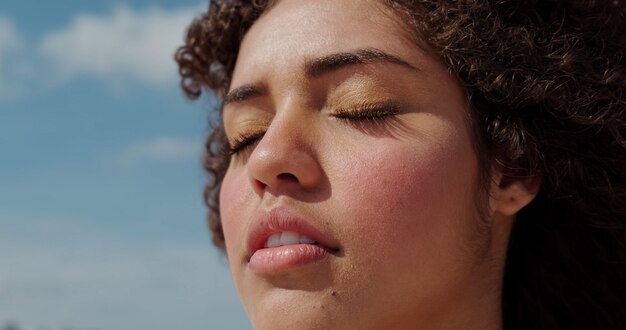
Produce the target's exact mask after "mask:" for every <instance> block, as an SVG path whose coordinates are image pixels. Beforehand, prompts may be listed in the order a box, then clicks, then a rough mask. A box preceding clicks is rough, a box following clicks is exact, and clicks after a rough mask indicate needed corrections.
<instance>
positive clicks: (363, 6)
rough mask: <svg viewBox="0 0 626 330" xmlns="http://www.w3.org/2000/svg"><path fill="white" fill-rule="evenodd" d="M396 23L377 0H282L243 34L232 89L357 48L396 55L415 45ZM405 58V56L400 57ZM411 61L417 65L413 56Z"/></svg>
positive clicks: (416, 58) (413, 55) (397, 22)
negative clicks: (240, 84) (270, 74)
mask: <svg viewBox="0 0 626 330" xmlns="http://www.w3.org/2000/svg"><path fill="white" fill-rule="evenodd" d="M410 39H411V36H410V34H409V33H408V32H407V31H406V28H405V26H404V25H403V24H402V23H401V22H400V19H399V18H398V17H397V16H395V15H394V14H393V13H392V12H391V10H390V9H388V8H387V7H386V6H385V5H384V4H382V2H381V1H373V0H372V1H367V0H364V1H337V0H318V1H303V0H283V1H280V2H278V3H277V4H275V5H274V6H273V7H272V8H271V9H269V10H268V11H267V12H266V13H265V14H264V15H263V16H262V17H261V18H260V19H259V20H258V21H257V22H255V24H254V25H253V26H252V28H251V29H250V30H249V31H248V33H247V34H246V36H245V38H244V40H243V42H242V44H241V48H240V52H239V56H238V59H237V64H236V66H235V72H234V74H233V81H232V85H233V86H236V85H237V84H238V83H239V82H240V81H241V80H250V79H253V80H260V79H261V78H262V75H263V74H264V73H265V72H266V71H268V70H271V72H272V74H274V75H279V74H281V73H283V72H281V71H283V70H284V71H286V72H294V71H297V70H299V67H301V66H302V65H303V63H304V62H305V61H306V60H308V59H312V58H316V57H320V56H323V55H327V54H330V53H337V52H345V51H350V50H353V49H360V48H376V49H383V50H385V51H386V52H388V53H391V54H395V55H402V54H405V53H407V52H408V51H409V48H410V49H414V47H415V42H413V41H411V40H410ZM406 55H409V54H406ZM411 55H412V56H411V57H412V58H413V60H415V61H419V57H416V56H415V55H416V54H415V53H414V52H413V54H411ZM412 64H416V63H412Z"/></svg>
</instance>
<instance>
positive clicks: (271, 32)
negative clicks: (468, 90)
mask: <svg viewBox="0 0 626 330" xmlns="http://www.w3.org/2000/svg"><path fill="white" fill-rule="evenodd" d="M356 49H377V50H381V51H384V52H385V53H387V54H391V55H393V56H395V57H397V58H398V59H401V60H402V61H404V62H405V63H406V64H408V65H403V64H398V63H390V62H385V61H382V62H373V63H368V64H352V65H346V66H342V67H340V68H338V69H336V70H330V71H328V72H324V73H323V74H320V75H318V76H315V77H310V76H309V75H307V73H306V70H305V69H304V67H305V64H306V63H310V62H311V61H314V60H315V59H316V58H320V57H323V56H327V55H329V54H335V53H341V52H351V51H354V50H356ZM249 85H252V86H257V87H259V90H260V91H261V92H259V93H257V94H255V95H253V96H251V97H246V98H244V99H236V100H234V101H233V100H231V102H227V104H226V105H225V106H224V110H223V118H224V127H225V130H226V133H227V136H228V138H229V140H230V141H231V142H235V140H237V139H238V138H239V137H240V136H241V135H244V136H245V135H250V134H257V133H261V134H263V135H262V137H260V138H258V139H256V140H254V141H253V142H252V143H251V144H250V145H249V146H248V147H247V148H246V149H245V150H243V151H241V152H240V153H238V154H236V155H234V156H233V158H232V160H231V163H230V167H229V169H228V171H227V173H226V176H225V178H224V181H223V183H222V188H221V194H220V208H221V215H222V222H223V229H224V235H225V239H226V249H227V254H228V258H229V261H230V266H231V271H232V275H233V278H234V282H235V285H236V287H237V290H238V292H239V294H240V296H241V298H242V301H243V304H244V307H245V309H246V311H247V312H248V314H249V316H250V319H251V322H252V324H253V325H254V327H255V328H257V329H331V328H332V329H459V328H463V329H472V328H475V329H498V328H501V316H500V314H501V310H500V298H501V297H500V296H501V286H502V274H503V265H504V260H505V253H506V244H507V242H508V236H509V233H510V230H511V223H512V221H513V218H514V214H515V212H516V211H517V210H519V208H521V207H522V206H524V205H525V204H526V203H528V202H529V201H530V199H532V196H533V195H532V193H529V192H528V189H527V187H526V186H525V185H523V183H520V184H518V183H516V182H514V183H512V184H509V185H508V186H506V187H502V186H500V185H498V180H499V173H498V172H497V171H494V174H493V180H494V183H492V185H491V190H490V191H488V192H485V191H483V190H480V189H479V188H478V187H479V186H480V185H479V182H478V161H477V156H476V153H475V150H474V149H473V147H472V134H471V132H470V129H469V124H468V122H469V121H468V118H467V116H468V115H467V112H468V104H467V97H466V95H465V93H464V91H463V89H462V88H461V87H460V85H459V83H458V82H457V81H456V79H455V78H454V77H453V76H452V75H451V74H449V72H448V70H447V68H446V67H445V65H443V64H442V63H441V62H440V61H439V60H438V59H437V58H436V57H435V56H433V55H432V54H429V53H428V52H427V51H425V50H424V49H423V48H420V47H419V46H418V45H417V43H416V42H414V41H412V38H411V36H410V35H409V34H408V33H407V32H406V29H405V28H404V27H403V26H402V25H401V24H400V23H399V21H398V19H397V18H396V17H395V16H393V14H392V13H391V12H389V11H388V10H387V9H386V8H385V7H384V6H383V5H381V4H379V3H377V2H374V1H367V2H366V1H359V2H357V1H334V0H324V1H306V2H305V1H281V2H279V3H278V4H277V5H276V6H275V7H273V8H272V9H271V10H269V11H268V12H267V13H265V14H264V16H262V17H261V18H260V19H259V20H258V21H257V22H256V23H255V24H254V25H253V26H252V28H251V29H250V31H249V32H248V33H247V35H246V37H245V38H244V40H243V43H242V45H241V50H240V52H239V56H238V60H237V63H236V67H235V71H234V74H233V79H232V83H231V89H230V90H231V91H233V90H236V89H237V88H239V87H242V86H249ZM364 102H366V103H367V104H380V103H384V104H389V103H392V104H397V105H398V111H399V113H398V114H394V115H391V116H388V117H385V119H382V120H378V121H373V122H372V121H367V120H355V119H354V118H352V119H350V118H348V119H341V118H338V116H337V114H340V113H345V109H351V110H352V111H353V112H357V113H358V112H359V111H361V109H362V108H363V104H364ZM353 112H351V114H352V113H353ZM276 207H283V208H288V209H290V210H294V211H295V212H297V213H298V214H299V215H301V216H302V217H304V218H305V219H306V220H307V221H308V222H309V223H311V224H312V225H314V226H315V227H316V228H318V229H320V231H321V232H323V233H324V235H327V236H328V239H329V240H330V241H332V242H334V243H336V244H337V247H338V251H337V253H335V254H332V255H330V256H329V257H327V258H325V259H323V260H320V261H317V262H313V263H309V264H306V265H303V266H299V267H292V268H290V269H289V270H288V271H286V272H282V273H280V274H274V275H267V274H259V273H257V272H255V271H254V270H253V269H251V267H250V266H249V263H248V257H247V250H246V249H247V245H246V244H247V238H248V235H249V234H250V231H251V228H252V224H253V221H254V218H255V216H256V215H258V214H259V213H261V212H266V211H268V210H270V209H273V208H276ZM481 208H482V209H483V210H486V212H479V211H478V210H479V209H481Z"/></svg>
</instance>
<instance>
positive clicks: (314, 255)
mask: <svg viewBox="0 0 626 330" xmlns="http://www.w3.org/2000/svg"><path fill="white" fill-rule="evenodd" d="M328 255H329V252H328V251H327V250H326V249H324V248H323V247H321V246H319V245H313V244H294V245H283V246H277V247H273V248H265V249H260V250H257V251H256V252H254V254H252V256H251V257H250V261H249V263H248V265H249V266H250V268H251V269H252V270H253V271H254V272H256V273H259V274H263V275H276V274H280V273H284V272H287V271H289V270H291V269H293V268H295V267H299V266H304V265H307V264H310V263H313V262H316V261H319V260H322V259H324V258H326V257H327V256H328Z"/></svg>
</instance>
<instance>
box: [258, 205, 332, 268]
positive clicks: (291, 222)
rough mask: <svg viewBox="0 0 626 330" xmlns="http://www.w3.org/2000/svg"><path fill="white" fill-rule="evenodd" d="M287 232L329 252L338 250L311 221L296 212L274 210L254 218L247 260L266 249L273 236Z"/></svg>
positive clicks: (284, 209)
mask: <svg viewBox="0 0 626 330" xmlns="http://www.w3.org/2000/svg"><path fill="white" fill-rule="evenodd" d="M286 231H290V232H296V233H298V234H300V235H304V236H307V237H309V238H310V239H312V240H314V241H316V242H317V243H319V245H320V246H321V247H323V248H325V249H327V250H329V251H333V252H335V251H337V250H338V248H337V247H336V244H335V243H334V242H333V241H332V240H331V239H330V238H329V236H328V235H326V234H325V233H323V232H322V231H321V230H320V229H318V228H316V226H315V225H314V224H312V223H311V222H310V221H307V220H305V219H304V218H303V217H301V216H299V215H298V214H297V213H296V212H295V211H293V210H291V209H286V208H274V209H272V210H270V211H269V212H261V213H259V214H257V216H256V217H254V219H253V223H252V226H251V228H250V232H249V235H248V242H247V243H248V254H247V260H249V259H250V257H251V256H252V255H253V254H254V252H256V251H257V250H260V249H262V248H263V247H264V244H265V242H266V241H267V239H268V238H269V237H270V236H271V235H272V234H274V233H279V232H286Z"/></svg>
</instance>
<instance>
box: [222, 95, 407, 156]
mask: <svg viewBox="0 0 626 330" xmlns="http://www.w3.org/2000/svg"><path fill="white" fill-rule="evenodd" d="M399 112H400V111H399V108H398V106H397V105H395V104H391V103H383V104H370V103H364V104H361V105H358V106H355V107H352V108H346V109H340V110H337V111H335V113H334V114H332V116H333V117H335V118H337V119H339V120H342V121H347V122H352V123H354V124H358V125H362V124H367V123H372V124H384V123H385V122H386V121H387V120H389V119H390V118H391V117H393V116H395V115H397V114H398V113H399ZM263 135H265V132H256V133H251V134H241V135H239V136H238V137H237V138H235V139H234V141H233V143H232V144H231V145H230V146H229V147H228V148H227V151H226V152H227V154H228V155H230V156H233V155H238V154H240V153H242V152H244V151H245V150H246V149H248V148H250V147H252V146H253V145H254V144H256V143H257V142H259V140H261V138H263Z"/></svg>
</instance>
